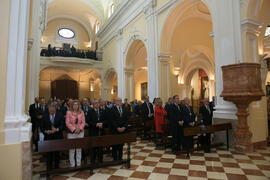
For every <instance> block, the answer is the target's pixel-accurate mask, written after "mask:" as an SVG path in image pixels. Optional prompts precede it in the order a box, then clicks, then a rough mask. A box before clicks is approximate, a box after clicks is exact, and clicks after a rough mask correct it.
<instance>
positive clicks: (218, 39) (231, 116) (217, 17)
mask: <svg viewBox="0 0 270 180" xmlns="http://www.w3.org/2000/svg"><path fill="white" fill-rule="evenodd" d="M210 9H211V12H213V13H211V15H212V20H213V36H214V45H215V72H216V78H215V79H216V85H215V87H216V89H215V97H216V101H215V103H216V106H215V109H216V111H214V117H213V124H220V123H232V126H233V130H232V132H233V131H234V130H235V129H236V126H237V117H236V111H237V110H236V106H235V105H234V104H233V103H231V102H228V101H225V100H224V99H223V98H222V97H220V95H221V92H222V90H223V78H222V70H221V66H224V65H229V64H235V63H238V62H242V61H243V57H242V42H241V24H240V3H239V0H219V1H211V6H210ZM221 19H222V21H221ZM232 132H230V133H229V138H230V145H233V144H234V136H233V133H232ZM225 137H226V134H225V133H223V132H219V133H215V136H214V142H226V138H225Z"/></svg>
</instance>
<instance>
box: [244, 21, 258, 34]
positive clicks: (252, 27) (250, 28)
mask: <svg viewBox="0 0 270 180" xmlns="http://www.w3.org/2000/svg"><path fill="white" fill-rule="evenodd" d="M260 26H261V23H259V22H257V21H254V20H252V19H243V20H241V30H242V31H247V32H249V33H252V34H255V35H256V36H259V35H260V33H261V32H260V30H259V27H260Z"/></svg>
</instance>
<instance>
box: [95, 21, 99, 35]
mask: <svg viewBox="0 0 270 180" xmlns="http://www.w3.org/2000/svg"><path fill="white" fill-rule="evenodd" d="M99 28H100V23H99V22H96V30H95V31H96V33H97V32H98V31H99Z"/></svg>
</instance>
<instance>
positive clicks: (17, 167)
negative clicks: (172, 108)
mask: <svg viewBox="0 0 270 180" xmlns="http://www.w3.org/2000/svg"><path fill="white" fill-rule="evenodd" d="M29 7H30V1H29V0H25V1H20V0H1V1H0V16H1V17H3V19H2V20H1V22H0V25H1V30H0V32H1V33H0V39H1V43H0V45H1V50H0V59H1V60H0V61H1V63H0V65H1V73H0V75H1V82H0V87H1V93H0V98H1V100H2V103H1V106H0V110H1V112H0V154H1V163H0V178H1V179H22V180H24V179H31V165H32V160H31V153H30V138H31V123H28V122H27V120H29V117H28V116H27V115H26V114H25V89H26V88H25V87H26V64H27V60H26V59H27V48H28V26H29V24H28V23H29V21H28V20H29V10H30V8H29ZM29 46H30V47H31V42H30V43H29Z"/></svg>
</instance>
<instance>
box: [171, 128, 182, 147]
mask: <svg viewBox="0 0 270 180" xmlns="http://www.w3.org/2000/svg"><path fill="white" fill-rule="evenodd" d="M171 130H172V151H173V152H176V151H179V150H180V149H181V145H182V139H183V128H182V127H180V126H179V125H176V124H172V123H171Z"/></svg>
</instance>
